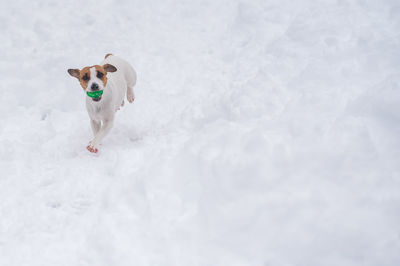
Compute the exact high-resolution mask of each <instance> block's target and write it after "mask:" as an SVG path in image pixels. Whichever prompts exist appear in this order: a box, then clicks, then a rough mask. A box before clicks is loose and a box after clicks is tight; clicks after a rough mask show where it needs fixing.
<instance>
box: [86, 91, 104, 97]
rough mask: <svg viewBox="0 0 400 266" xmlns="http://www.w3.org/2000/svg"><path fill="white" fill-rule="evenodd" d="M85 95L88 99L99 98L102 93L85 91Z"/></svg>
mask: <svg viewBox="0 0 400 266" xmlns="http://www.w3.org/2000/svg"><path fill="white" fill-rule="evenodd" d="M86 94H87V96H89V97H90V98H99V97H100V96H101V95H103V91H102V90H101V91H87V92H86Z"/></svg>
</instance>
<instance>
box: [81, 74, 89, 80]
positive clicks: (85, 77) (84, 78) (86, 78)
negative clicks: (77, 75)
mask: <svg viewBox="0 0 400 266" xmlns="http://www.w3.org/2000/svg"><path fill="white" fill-rule="evenodd" d="M82 79H83V80H85V81H86V80H89V76H88V74H87V73H85V75H83V77H82Z"/></svg>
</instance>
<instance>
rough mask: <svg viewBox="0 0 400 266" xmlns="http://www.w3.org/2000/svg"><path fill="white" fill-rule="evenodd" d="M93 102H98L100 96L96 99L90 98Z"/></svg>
mask: <svg viewBox="0 0 400 266" xmlns="http://www.w3.org/2000/svg"><path fill="white" fill-rule="evenodd" d="M92 100H93V101H95V102H98V101H100V100H101V96H99V97H97V98H92Z"/></svg>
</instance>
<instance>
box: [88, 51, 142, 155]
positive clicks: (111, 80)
mask: <svg viewBox="0 0 400 266" xmlns="http://www.w3.org/2000/svg"><path fill="white" fill-rule="evenodd" d="M105 64H111V65H113V66H115V67H116V68H117V71H116V72H113V73H107V84H106V86H105V87H104V88H103V90H104V91H103V95H102V98H101V100H100V101H98V102H96V101H93V100H92V98H90V97H89V96H86V109H87V111H88V114H89V117H90V124H91V126H92V130H93V135H94V138H93V140H92V141H91V142H90V143H89V146H88V149H89V150H90V151H91V152H93V151H94V152H97V150H98V146H99V144H100V141H101V140H102V139H103V138H104V136H105V135H107V133H108V132H109V131H110V129H111V128H112V126H113V121H114V116H115V112H116V111H117V110H119V109H120V106H123V105H124V98H125V95H126V97H127V100H128V101H129V102H130V103H132V102H133V100H134V93H133V86H134V85H135V84H136V72H135V70H134V69H133V68H132V66H131V65H130V64H129V63H128V62H126V61H125V60H123V59H121V58H119V57H117V56H114V55H109V56H107V57H106V58H105V59H104V60H103V61H102V62H101V65H105ZM90 71H91V72H92V71H93V72H94V71H95V68H94V67H93V68H91V69H90ZM91 76H93V77H95V74H94V73H93V75H91ZM93 80H94V79H93ZM94 81H95V80H94ZM92 82H93V81H92ZM89 86H90V84H89ZM92 150H93V151H92Z"/></svg>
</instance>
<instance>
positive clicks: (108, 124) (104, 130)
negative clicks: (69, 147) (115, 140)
mask: <svg viewBox="0 0 400 266" xmlns="http://www.w3.org/2000/svg"><path fill="white" fill-rule="evenodd" d="M113 123H114V119H108V120H104V121H103V126H102V127H101V128H100V130H99V131H98V132H97V134H96V135H95V136H94V138H93V140H92V141H91V142H90V143H89V145H88V146H87V147H86V148H87V149H88V151H90V152H94V153H97V152H98V151H99V149H98V147H99V144H100V142H101V140H102V139H103V138H104V137H105V136H106V135H107V134H108V132H110V129H111V128H112V126H113Z"/></svg>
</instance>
